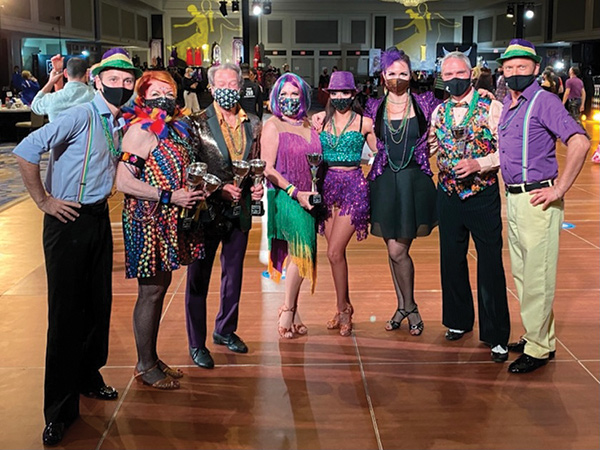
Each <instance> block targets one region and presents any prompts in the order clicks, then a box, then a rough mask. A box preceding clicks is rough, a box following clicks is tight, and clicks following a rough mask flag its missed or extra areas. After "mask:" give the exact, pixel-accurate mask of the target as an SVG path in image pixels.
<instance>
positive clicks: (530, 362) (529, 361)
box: [508, 353, 548, 373]
mask: <svg viewBox="0 0 600 450" xmlns="http://www.w3.org/2000/svg"><path fill="white" fill-rule="evenodd" d="M546 364H548V358H546V359H539V358H534V357H533V356H529V355H528V354H526V353H523V354H522V355H521V356H519V357H518V358H517V359H516V360H515V361H513V362H512V363H511V364H510V366H508V371H509V372H510V373H529V372H533V371H534V370H536V369H539V368H540V367H542V366H545V365H546Z"/></svg>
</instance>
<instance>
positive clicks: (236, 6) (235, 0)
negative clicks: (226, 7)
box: [231, 0, 240, 12]
mask: <svg viewBox="0 0 600 450" xmlns="http://www.w3.org/2000/svg"><path fill="white" fill-rule="evenodd" d="M239 10H240V1H239V0H232V1H231V12H238V11H239Z"/></svg>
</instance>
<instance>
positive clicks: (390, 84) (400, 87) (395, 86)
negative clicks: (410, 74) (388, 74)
mask: <svg viewBox="0 0 600 450" xmlns="http://www.w3.org/2000/svg"><path fill="white" fill-rule="evenodd" d="M409 84H410V82H409V81H408V80H403V79H401V78H393V79H391V80H387V81H386V82H385V87H386V88H387V90H388V91H390V92H392V93H394V94H396V95H402V94H404V93H405V92H406V91H407V90H408V86H409Z"/></svg>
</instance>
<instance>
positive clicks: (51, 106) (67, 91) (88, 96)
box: [31, 58, 94, 122]
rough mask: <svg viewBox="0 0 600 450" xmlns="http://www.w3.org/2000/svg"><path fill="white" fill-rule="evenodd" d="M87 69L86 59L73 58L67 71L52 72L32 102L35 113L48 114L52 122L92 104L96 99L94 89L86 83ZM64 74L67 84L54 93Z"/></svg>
mask: <svg viewBox="0 0 600 450" xmlns="http://www.w3.org/2000/svg"><path fill="white" fill-rule="evenodd" d="M87 68H88V67H87V63H86V62H85V60H84V59H81V58H71V59H69V61H67V68H66V70H64V71H63V70H52V72H50V75H49V78H48V82H47V83H46V85H45V86H44V87H43V88H42V89H41V90H40V91H39V92H38V93H37V94H36V96H35V98H34V99H33V102H31V109H32V110H33V112H34V113H36V114H39V115H40V116H43V115H45V114H47V115H48V119H50V122H52V121H53V120H54V119H55V118H56V116H58V115H59V114H60V113H61V112H63V111H64V110H66V109H69V108H70V107H72V106H75V105H80V104H81V103H87V102H91V101H92V100H93V99H94V89H93V88H92V87H91V86H88V85H87V83H86V81H87ZM64 72H66V77H67V80H68V82H67V84H65V87H64V88H63V89H61V90H55V92H52V88H55V89H56V87H55V85H56V83H57V82H58V81H59V80H61V79H62V77H63V75H64V74H65V73H64Z"/></svg>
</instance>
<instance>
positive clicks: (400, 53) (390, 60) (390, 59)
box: [381, 47, 412, 72]
mask: <svg viewBox="0 0 600 450" xmlns="http://www.w3.org/2000/svg"><path fill="white" fill-rule="evenodd" d="M396 61H403V62H405V63H406V64H407V65H408V70H409V71H412V69H411V67H410V58H409V57H408V55H407V54H406V53H404V50H398V49H397V48H396V47H390V48H388V49H387V50H386V51H385V52H383V53H382V54H381V71H382V72H385V71H386V70H387V69H388V67H390V66H391V65H392V64H394V63H395V62H396Z"/></svg>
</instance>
